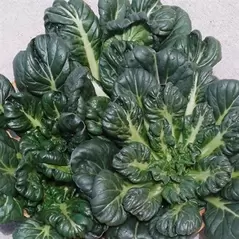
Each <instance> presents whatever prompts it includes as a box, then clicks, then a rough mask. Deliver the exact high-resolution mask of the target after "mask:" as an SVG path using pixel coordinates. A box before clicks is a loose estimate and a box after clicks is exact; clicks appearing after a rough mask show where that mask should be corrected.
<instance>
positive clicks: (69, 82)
mask: <svg viewBox="0 0 239 239" xmlns="http://www.w3.org/2000/svg"><path fill="white" fill-rule="evenodd" d="M91 80H92V76H91V74H90V72H89V71H88V69H87V68H85V67H77V68H76V69H74V70H73V71H72V72H71V74H70V75H69V76H68V78H67V79H66V82H65V84H64V93H65V95H66V97H67V100H68V102H67V106H66V111H67V112H71V113H76V114H77V115H79V116H80V118H82V120H84V118H85V104H86V102H87V101H88V100H89V99H90V98H91V97H93V96H95V89H94V86H93V84H92V82H91Z"/></svg>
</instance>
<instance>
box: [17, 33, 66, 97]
mask: <svg viewBox="0 0 239 239" xmlns="http://www.w3.org/2000/svg"><path fill="white" fill-rule="evenodd" d="M68 55H69V53H68V48H67V46H66V45H65V44H64V42H63V41H62V40H61V39H60V38H58V37H57V36H55V35H40V36H37V37H36V38H34V39H33V40H31V42H30V43H29V45H28V47H27V49H26V51H24V52H20V53H19V54H18V55H17V56H16V57H15V59H14V63H13V69H14V76H15V80H16V84H17V87H18V88H19V89H20V90H21V91H22V90H24V89H25V90H27V91H28V92H30V93H32V94H34V95H40V96H41V95H43V94H44V93H46V92H47V91H55V90H57V89H60V88H61V87H62V85H63V84H64V83H65V80H66V78H67V76H68V75H69V73H70V65H69V59H68Z"/></svg>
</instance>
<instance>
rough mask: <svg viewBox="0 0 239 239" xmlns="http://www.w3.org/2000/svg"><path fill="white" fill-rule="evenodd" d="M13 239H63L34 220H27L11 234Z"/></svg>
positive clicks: (46, 226)
mask: <svg viewBox="0 0 239 239" xmlns="http://www.w3.org/2000/svg"><path fill="white" fill-rule="evenodd" d="M12 237H13V239H25V238H26V237H27V238H28V239H36V238H38V239H56V238H57V239H63V238H64V236H62V235H60V234H59V233H58V232H57V231H56V230H54V229H53V228H52V227H51V226H49V225H46V224H44V223H43V222H41V221H39V220H36V219H28V220H26V221H25V222H24V223H22V224H21V225H20V226H19V227H18V228H17V229H16V230H15V231H14V233H13V235H12Z"/></svg>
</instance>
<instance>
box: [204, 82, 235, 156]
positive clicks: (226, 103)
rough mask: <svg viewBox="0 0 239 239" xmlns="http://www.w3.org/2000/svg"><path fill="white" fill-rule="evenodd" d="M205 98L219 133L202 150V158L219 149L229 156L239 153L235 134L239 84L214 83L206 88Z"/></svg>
mask: <svg viewBox="0 0 239 239" xmlns="http://www.w3.org/2000/svg"><path fill="white" fill-rule="evenodd" d="M206 97H207V101H208V103H209V105H210V106H211V107H212V109H213V113H214V117H215V120H216V126H217V127H218V129H219V131H218V132H217V134H215V135H214V137H211V138H210V141H209V140H208V142H207V144H205V145H204V147H203V148H202V157H206V156H208V155H210V154H212V153H213V152H216V151H218V150H219V149H222V151H223V153H224V154H226V155H228V156H231V155H233V154H235V153H237V152H238V151H239V147H238V145H239V144H238V143H239V141H238V140H239V138H238V134H237V129H238V126H239V114H238V103H239V82H238V81H237V80H220V81H216V82H214V83H212V84H210V85H209V86H208V88H207V92H206ZM215 129H216V128H215ZM214 131H215V130H214ZM215 132H216V131H215Z"/></svg>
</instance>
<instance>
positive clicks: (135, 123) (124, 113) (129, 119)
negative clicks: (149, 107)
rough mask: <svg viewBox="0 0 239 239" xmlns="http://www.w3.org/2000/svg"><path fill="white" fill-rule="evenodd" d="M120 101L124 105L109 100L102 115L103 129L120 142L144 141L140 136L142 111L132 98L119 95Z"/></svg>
mask: <svg viewBox="0 0 239 239" xmlns="http://www.w3.org/2000/svg"><path fill="white" fill-rule="evenodd" d="M121 101H122V104H124V106H121V105H119V104H116V103H113V102H110V103H109V106H108V108H107V110H106V111H105V114H104V117H103V129H104V131H105V132H106V133H107V134H108V135H109V136H111V137H113V138H115V139H116V140H118V141H120V142H122V141H123V142H130V141H135V142H141V143H144V144H145V142H144V140H145V139H144V138H142V137H141V131H142V130H143V125H142V121H143V118H142V117H143V112H142V110H141V108H140V107H139V106H138V105H137V103H136V100H134V98H129V97H127V95H126V97H125V98H124V97H123V95H122V96H121Z"/></svg>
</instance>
